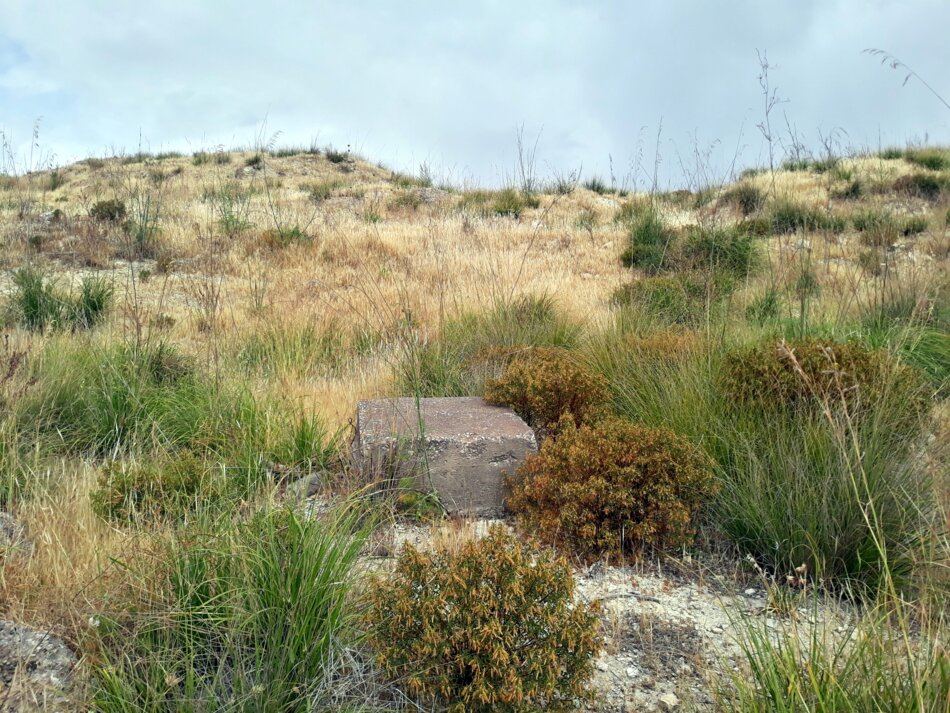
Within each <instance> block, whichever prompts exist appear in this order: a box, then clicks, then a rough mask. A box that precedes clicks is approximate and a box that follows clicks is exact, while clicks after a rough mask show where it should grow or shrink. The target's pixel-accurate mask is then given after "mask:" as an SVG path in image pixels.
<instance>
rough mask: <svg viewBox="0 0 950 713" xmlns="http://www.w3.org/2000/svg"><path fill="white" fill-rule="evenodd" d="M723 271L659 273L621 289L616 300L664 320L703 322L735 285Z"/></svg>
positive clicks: (666, 321)
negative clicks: (709, 272) (710, 272)
mask: <svg viewBox="0 0 950 713" xmlns="http://www.w3.org/2000/svg"><path fill="white" fill-rule="evenodd" d="M734 286H735V281H734V278H732V277H731V276H729V275H726V274H723V273H713V274H711V275H710V274H708V273H707V274H697V273H689V272H685V273H678V274H676V275H655V276H650V277H644V278H642V279H639V280H634V281H633V282H630V283H628V284H626V285H624V286H623V287H620V288H619V289H617V291H616V292H615V293H614V295H613V301H614V302H615V303H616V304H618V305H624V306H628V307H631V308H634V309H636V310H637V311H639V312H642V313H644V314H646V315H649V316H650V317H652V318H653V319H655V320H657V321H658V322H660V323H661V324H690V325H696V324H699V323H700V322H701V321H702V320H703V319H704V318H706V317H707V316H708V312H709V311H710V310H715V309H716V308H717V306H718V304H719V302H720V301H721V300H722V299H723V298H724V297H726V296H728V295H729V294H730V293H731V292H732V290H733V289H734Z"/></svg>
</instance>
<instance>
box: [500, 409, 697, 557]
mask: <svg viewBox="0 0 950 713" xmlns="http://www.w3.org/2000/svg"><path fill="white" fill-rule="evenodd" d="M714 490H715V487H714V480H713V473H712V469H711V462H710V461H709V460H708V459H707V457H706V456H705V454H704V453H702V452H701V451H699V450H697V449H696V448H694V447H693V446H692V445H690V443H689V442H688V441H686V440H685V439H684V438H682V437H680V436H677V435H675V434H674V433H672V432H670V431H668V430H666V429H662V428H650V427H646V426H641V425H636V424H632V423H628V422H626V421H621V420H619V419H608V420H605V421H603V422H601V423H597V424H595V425H592V426H582V427H581V428H579V429H575V428H574V427H573V423H572V422H568V423H567V424H566V426H565V427H564V428H563V429H562V432H561V434H560V436H559V437H558V438H557V439H556V440H549V441H547V442H545V443H544V444H542V446H541V450H540V452H539V453H538V454H537V455H532V456H529V457H528V459H527V460H526V461H525V462H524V463H523V464H522V466H521V467H520V468H519V469H518V473H517V476H516V477H515V478H514V479H512V495H511V497H510V498H509V500H508V507H509V508H510V509H511V510H512V511H513V512H515V513H517V514H518V515H519V516H520V517H521V519H522V522H523V523H524V524H525V526H526V527H527V528H528V529H529V530H530V531H531V532H535V533H537V535H538V536H539V537H540V538H541V539H542V540H544V541H546V542H549V543H551V544H557V545H558V546H560V547H563V548H565V549H566V550H567V551H568V552H570V553H571V554H573V555H578V556H581V557H585V558H596V557H600V556H604V555H606V556H609V557H619V558H621V559H623V558H624V557H626V556H629V555H631V554H634V553H636V552H638V551H639V550H641V549H642V548H643V547H644V546H648V547H658V548H664V547H679V546H682V545H685V544H687V543H689V542H690V541H691V538H692V534H693V516H694V514H695V513H696V512H697V510H698V508H699V507H700V506H701V505H702V504H703V503H704V502H705V500H706V499H707V498H708V496H710V495H711V494H712V493H713V491H714Z"/></svg>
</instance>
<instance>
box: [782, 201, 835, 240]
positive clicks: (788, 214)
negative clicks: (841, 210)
mask: <svg viewBox="0 0 950 713" xmlns="http://www.w3.org/2000/svg"><path fill="white" fill-rule="evenodd" d="M770 219H771V221H772V232H774V233H795V232H799V231H804V232H807V231H810V230H827V231H830V232H832V233H840V232H843V231H844V229H845V228H846V227H847V222H846V221H845V220H844V219H843V218H841V217H840V216H837V215H834V214H831V213H826V212H823V211H821V210H819V209H818V208H815V207H811V206H805V205H801V204H799V203H795V202H793V201H791V200H788V199H785V200H780V201H777V202H776V203H775V204H774V205H773V206H772V209H771V211H770Z"/></svg>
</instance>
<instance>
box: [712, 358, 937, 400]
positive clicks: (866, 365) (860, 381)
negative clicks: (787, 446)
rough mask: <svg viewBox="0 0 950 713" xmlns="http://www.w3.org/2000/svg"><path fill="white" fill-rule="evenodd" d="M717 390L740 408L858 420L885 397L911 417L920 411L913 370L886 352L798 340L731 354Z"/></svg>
mask: <svg viewBox="0 0 950 713" xmlns="http://www.w3.org/2000/svg"><path fill="white" fill-rule="evenodd" d="M722 387H723V390H724V393H725V394H726V396H727V397H728V398H729V399H730V400H731V401H732V402H733V403H736V404H741V405H743V406H746V407H748V406H756V407H762V408H766V409H788V408H792V409H797V408H801V407H809V406H814V405H824V406H827V407H828V408H832V409H837V408H839V407H846V408H848V409H849V410H851V411H852V414H853V415H854V416H858V415H860V413H861V411H862V410H867V409H872V408H874V407H876V406H877V405H878V404H879V402H881V401H882V400H883V399H884V398H885V397H888V398H892V399H895V398H896V399H897V400H898V401H900V402H903V406H902V408H906V409H908V410H909V411H910V412H911V413H912V414H913V416H914V417H919V416H920V415H921V414H922V413H923V411H924V408H925V402H924V400H923V395H922V393H921V391H920V380H919V377H918V376H917V374H916V373H914V372H913V370H911V369H909V368H907V367H905V366H902V365H900V364H898V363H896V362H895V361H894V359H893V358H892V357H891V356H890V355H889V354H888V353H887V352H886V351H883V350H878V349H870V348H868V347H865V346H864V345H862V344H859V343H857V342H844V343H834V342H829V341H822V340H816V339H802V340H795V341H790V342H778V343H776V342H767V343H764V344H759V345H756V346H753V347H750V348H747V349H743V350H738V351H734V352H731V353H729V354H727V355H726V357H725V360H724V364H723V376H722ZM885 389H888V390H890V391H891V392H892V393H888V391H885ZM893 403H897V401H894V402H893Z"/></svg>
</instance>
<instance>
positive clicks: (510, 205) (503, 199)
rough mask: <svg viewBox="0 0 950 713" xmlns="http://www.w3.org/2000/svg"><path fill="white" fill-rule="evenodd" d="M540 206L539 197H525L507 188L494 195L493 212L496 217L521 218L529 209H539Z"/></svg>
mask: <svg viewBox="0 0 950 713" xmlns="http://www.w3.org/2000/svg"><path fill="white" fill-rule="evenodd" d="M539 205H540V201H539V200H538V198H537V197H535V196H528V195H525V194H524V193H522V192H520V191H517V190H515V189H514V188H505V189H504V190H501V191H498V192H497V193H496V194H495V195H494V198H493V199H492V203H491V211H492V212H493V213H494V214H495V215H504V216H509V217H511V218H520V217H521V215H522V213H524V211H525V210H526V209H527V208H537V207H538V206H539Z"/></svg>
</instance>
